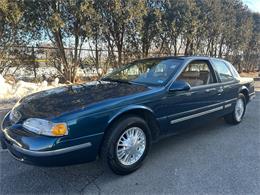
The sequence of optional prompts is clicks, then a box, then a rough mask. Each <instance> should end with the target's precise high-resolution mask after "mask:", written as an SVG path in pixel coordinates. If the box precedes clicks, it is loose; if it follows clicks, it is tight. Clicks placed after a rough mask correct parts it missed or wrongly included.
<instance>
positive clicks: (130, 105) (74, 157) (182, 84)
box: [0, 56, 255, 175]
mask: <svg viewBox="0 0 260 195" xmlns="http://www.w3.org/2000/svg"><path fill="white" fill-rule="evenodd" d="M254 96H255V92H254V82H253V79H251V78H240V76H239V75H238V73H237V71H236V70H235V68H234V67H233V66H232V65H231V64H230V63H229V62H227V61H225V60H222V59H216V58H209V57H195V56H190V57H187V56H186V57H181V56H180V57H162V58H150V59H143V60H137V61H134V62H132V63H129V64H127V65H125V66H123V67H121V68H119V69H117V70H115V71H113V72H112V73H110V74H108V75H107V76H105V77H103V78H102V79H101V80H99V81H96V82H92V83H86V84H76V85H69V86H64V87H59V88H55V89H51V90H46V91H41V92H38V93H35V94H32V95H29V96H27V97H25V98H22V99H21V100H20V101H19V102H18V103H17V104H16V105H15V106H14V108H13V109H12V110H11V111H10V112H9V113H8V114H7V115H6V116H5V118H4V120H3V122H2V125H1V131H0V132H1V145H2V148H3V149H8V150H9V152H10V153H11V154H12V155H13V156H14V158H16V159H18V160H19V161H22V162H25V163H30V164H35V165H40V166H58V165H67V164H73V163H81V162H87V161H93V160H95V159H96V158H97V157H101V159H102V161H104V162H105V165H108V167H110V169H112V170H113V171H114V172H115V173H116V174H121V175H125V174H129V173H131V172H133V171H135V170H137V169H138V168H139V167H140V166H141V165H142V163H143V161H144V159H145V157H146V156H147V154H148V152H149V150H150V147H151V144H152V142H154V141H156V140H158V139H159V138H161V137H164V136H165V135H172V134H177V133H180V132H182V131H184V130H187V129H190V128H192V127H194V126H197V125H199V124H201V123H205V122H206V121H209V120H211V119H216V118H219V117H224V118H225V120H226V121H227V122H228V123H230V124H238V123H240V122H241V121H242V119H243V116H244V114H245V110H246V105H247V103H248V102H249V101H250V100H251V99H252V98H254Z"/></svg>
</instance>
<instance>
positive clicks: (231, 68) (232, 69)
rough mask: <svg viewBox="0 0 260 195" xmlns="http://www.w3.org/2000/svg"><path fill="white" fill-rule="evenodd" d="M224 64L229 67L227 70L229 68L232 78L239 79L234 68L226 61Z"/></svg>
mask: <svg viewBox="0 0 260 195" xmlns="http://www.w3.org/2000/svg"><path fill="white" fill-rule="evenodd" d="M225 63H226V64H227V65H228V66H229V68H230V70H231V72H232V74H233V76H234V77H235V78H240V75H239V74H238V72H237V70H236V69H235V67H234V66H233V65H232V64H231V63H230V62H228V61H225Z"/></svg>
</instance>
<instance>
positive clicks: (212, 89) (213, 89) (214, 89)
mask: <svg viewBox="0 0 260 195" xmlns="http://www.w3.org/2000/svg"><path fill="white" fill-rule="evenodd" d="M205 91H206V92H207V93H209V92H211V91H216V88H211V89H206V90H205Z"/></svg>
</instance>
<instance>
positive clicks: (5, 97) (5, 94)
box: [0, 74, 63, 102]
mask: <svg viewBox="0 0 260 195" xmlns="http://www.w3.org/2000/svg"><path fill="white" fill-rule="evenodd" d="M59 86H63V85H62V84H59V79H58V78H56V79H55V80H54V82H52V83H51V85H48V83H47V81H43V82H41V83H30V82H25V81H22V80H19V81H18V82H17V83H16V84H14V85H11V84H8V83H6V81H5V79H4V78H3V76H2V75H1V74H0V102H8V101H14V100H18V99H20V98H22V97H24V96H27V95H29V94H32V93H36V92H39V91H42V90H46V89H52V88H54V87H59Z"/></svg>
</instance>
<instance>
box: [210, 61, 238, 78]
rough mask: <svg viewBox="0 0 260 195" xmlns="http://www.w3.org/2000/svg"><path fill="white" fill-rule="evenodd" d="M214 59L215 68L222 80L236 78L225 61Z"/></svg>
mask: <svg viewBox="0 0 260 195" xmlns="http://www.w3.org/2000/svg"><path fill="white" fill-rule="evenodd" d="M212 61H213V63H214V65H215V69H216V71H217V73H218V75H219V78H220V80H221V82H228V81H232V80H234V77H233V75H232V73H231V70H230V69H229V68H228V66H227V65H226V64H225V63H224V62H223V61H221V60H216V59H213V60H212Z"/></svg>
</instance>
